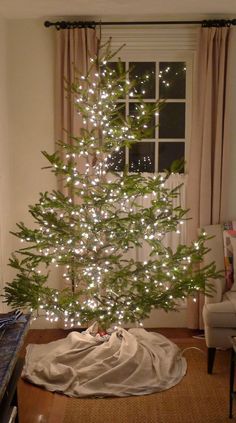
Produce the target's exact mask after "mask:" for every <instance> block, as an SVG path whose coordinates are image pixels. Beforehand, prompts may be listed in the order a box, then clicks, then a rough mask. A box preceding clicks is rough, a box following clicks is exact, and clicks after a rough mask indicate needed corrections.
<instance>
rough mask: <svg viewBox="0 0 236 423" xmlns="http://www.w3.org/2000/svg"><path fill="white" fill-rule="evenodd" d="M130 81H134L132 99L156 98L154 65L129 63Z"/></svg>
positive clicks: (153, 63) (152, 63) (150, 63)
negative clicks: (138, 96) (140, 97)
mask: <svg viewBox="0 0 236 423" xmlns="http://www.w3.org/2000/svg"><path fill="white" fill-rule="evenodd" d="M129 69H130V72H129V75H130V81H131V82H132V81H135V82H136V84H135V88H134V97H135V96H137V95H141V96H142V98H156V63H155V62H130V63H129Z"/></svg>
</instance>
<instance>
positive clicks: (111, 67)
mask: <svg viewBox="0 0 236 423" xmlns="http://www.w3.org/2000/svg"><path fill="white" fill-rule="evenodd" d="M104 70H106V71H108V72H112V73H113V74H115V75H116V76H117V79H118V78H121V79H122V81H121V82H120V92H121V93H120V95H119V97H118V98H125V91H124V87H125V79H126V76H125V74H124V72H125V62H108V64H107V66H104ZM116 89H118V86H117V87H116Z"/></svg>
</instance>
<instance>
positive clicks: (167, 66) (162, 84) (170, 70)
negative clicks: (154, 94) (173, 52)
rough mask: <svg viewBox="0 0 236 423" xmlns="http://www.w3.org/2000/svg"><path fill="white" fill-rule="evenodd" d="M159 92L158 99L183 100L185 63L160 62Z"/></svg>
mask: <svg viewBox="0 0 236 423" xmlns="http://www.w3.org/2000/svg"><path fill="white" fill-rule="evenodd" d="M159 90H160V91H159V92H160V98H185V95H186V94H185V91H186V63H185V62H160V72H159Z"/></svg>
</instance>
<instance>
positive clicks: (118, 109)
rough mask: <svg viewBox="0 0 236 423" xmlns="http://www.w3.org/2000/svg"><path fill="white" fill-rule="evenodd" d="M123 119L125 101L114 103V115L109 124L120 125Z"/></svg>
mask: <svg viewBox="0 0 236 423" xmlns="http://www.w3.org/2000/svg"><path fill="white" fill-rule="evenodd" d="M124 120H125V103H116V104H115V110H114V115H113V118H112V121H111V124H112V125H114V126H120V125H122V124H123V123H124Z"/></svg>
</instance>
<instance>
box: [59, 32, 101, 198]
mask: <svg viewBox="0 0 236 423" xmlns="http://www.w3.org/2000/svg"><path fill="white" fill-rule="evenodd" d="M97 49H98V40H97V36H96V30H95V29H92V28H75V29H65V30H61V31H57V32H56V71H55V73H56V75H55V76H56V86H55V133H56V141H58V140H61V141H63V142H66V143H71V142H72V139H71V137H72V136H78V135H79V134H80V130H81V129H82V128H83V123H82V118H81V116H79V115H78V113H77V112H76V110H75V103H74V98H73V94H72V93H71V92H70V91H69V90H68V89H67V87H69V86H70V84H72V83H73V82H74V81H75V78H76V77H78V75H84V74H86V73H87V71H88V69H89V67H90V65H91V63H90V58H91V57H94V56H95V55H97ZM56 149H57V150H58V146H56ZM59 151H60V154H61V157H62V159H63V151H62V149H60V150H59ZM79 165H80V164H79ZM81 166H83V163H81ZM58 185H59V189H61V190H62V191H63V192H64V193H65V189H63V186H62V183H61V181H58Z"/></svg>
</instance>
